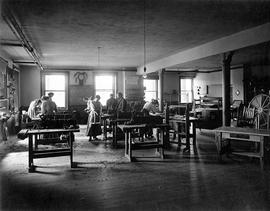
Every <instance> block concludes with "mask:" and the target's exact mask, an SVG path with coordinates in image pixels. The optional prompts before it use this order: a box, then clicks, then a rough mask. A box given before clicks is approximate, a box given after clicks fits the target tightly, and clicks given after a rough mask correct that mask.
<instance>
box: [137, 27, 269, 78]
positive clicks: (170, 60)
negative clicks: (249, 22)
mask: <svg viewBox="0 0 270 211" xmlns="http://www.w3.org/2000/svg"><path fill="white" fill-rule="evenodd" d="M267 41H270V23H266V24H263V25H260V26H257V27H254V28H250V29H247V30H244V31H241V32H238V33H235V34H232V35H229V36H226V37H222V38H220V39H217V40H214V41H211V42H208V43H205V44H203V45H199V46H197V47H194V48H191V49H188V50H185V51H181V52H179V53H176V54H173V55H171V56H168V57H164V58H162V59H159V60H156V61H153V62H150V63H147V64H146V68H147V69H146V72H147V73H151V72H156V71H158V70H161V69H163V68H169V67H173V66H175V65H179V64H183V63H186V62H191V61H194V60H197V59H202V58H206V57H209V56H214V55H218V54H221V53H225V52H229V51H233V50H237V49H240V48H245V47H249V46H252V45H256V44H260V43H264V42H267ZM143 73H144V67H143V66H140V67H138V68H137V74H139V75H142V74H143Z"/></svg>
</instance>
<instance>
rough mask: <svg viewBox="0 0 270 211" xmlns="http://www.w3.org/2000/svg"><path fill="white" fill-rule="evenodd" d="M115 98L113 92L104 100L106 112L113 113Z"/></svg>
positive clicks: (115, 104)
mask: <svg viewBox="0 0 270 211" xmlns="http://www.w3.org/2000/svg"><path fill="white" fill-rule="evenodd" d="M116 106H117V100H116V99H115V98H114V95H113V94H110V98H109V99H108V100H107V102H106V107H107V113H108V114H114V113H115V112H116Z"/></svg>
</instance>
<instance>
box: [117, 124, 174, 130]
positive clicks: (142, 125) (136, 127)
mask: <svg viewBox="0 0 270 211" xmlns="http://www.w3.org/2000/svg"><path fill="white" fill-rule="evenodd" d="M146 126H148V124H137V125H136V124H134V125H118V127H119V128H120V129H121V130H129V129H139V128H145V127H146ZM151 126H152V125H151ZM168 126H169V125H168V124H165V123H163V124H155V125H153V127H157V128H164V127H168Z"/></svg>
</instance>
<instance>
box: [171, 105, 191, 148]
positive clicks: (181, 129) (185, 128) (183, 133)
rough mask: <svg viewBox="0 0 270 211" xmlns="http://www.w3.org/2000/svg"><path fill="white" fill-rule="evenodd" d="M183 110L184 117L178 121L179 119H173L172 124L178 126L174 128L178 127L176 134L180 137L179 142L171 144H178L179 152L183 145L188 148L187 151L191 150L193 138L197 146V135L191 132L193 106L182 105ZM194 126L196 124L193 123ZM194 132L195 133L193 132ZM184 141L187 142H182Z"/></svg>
mask: <svg viewBox="0 0 270 211" xmlns="http://www.w3.org/2000/svg"><path fill="white" fill-rule="evenodd" d="M181 109H182V111H183V113H181V114H182V115H180V116H182V117H181V118H180V119H178V120H177V118H175V119H172V123H173V124H176V125H174V127H176V129H175V132H176V134H177V136H178V140H177V142H175V141H173V140H172V141H170V143H177V144H178V150H180V148H181V145H183V144H184V145H185V146H186V148H185V149H186V150H189V149H190V138H193V143H194V144H196V141H195V139H196V135H195V134H193V133H191V132H190V128H191V122H190V111H191V104H189V103H185V104H181ZM193 124H194V123H193ZM193 132H194V131H193ZM183 139H184V140H185V142H182V141H183Z"/></svg>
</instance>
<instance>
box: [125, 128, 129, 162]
mask: <svg viewBox="0 0 270 211" xmlns="http://www.w3.org/2000/svg"><path fill="white" fill-rule="evenodd" d="M128 144H129V143H128V132H125V156H126V157H128Z"/></svg>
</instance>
